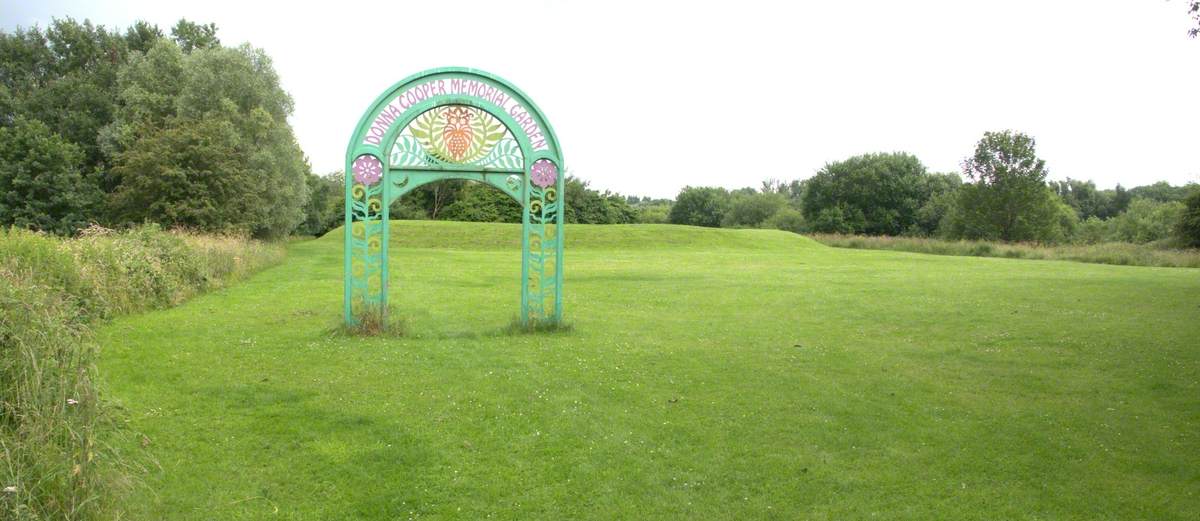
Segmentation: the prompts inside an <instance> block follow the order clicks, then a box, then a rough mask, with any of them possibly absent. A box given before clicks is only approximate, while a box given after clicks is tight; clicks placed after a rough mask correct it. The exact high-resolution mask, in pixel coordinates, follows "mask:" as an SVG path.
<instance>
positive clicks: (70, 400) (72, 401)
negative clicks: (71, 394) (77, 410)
mask: <svg viewBox="0 0 1200 521" xmlns="http://www.w3.org/2000/svg"><path fill="white" fill-rule="evenodd" d="M67 405H79V400H76V399H74V398H67Z"/></svg>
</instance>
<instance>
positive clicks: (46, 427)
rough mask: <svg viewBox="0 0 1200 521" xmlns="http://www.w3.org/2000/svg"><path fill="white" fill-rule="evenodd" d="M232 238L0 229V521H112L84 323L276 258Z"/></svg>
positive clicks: (115, 511) (270, 248)
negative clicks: (58, 234)
mask: <svg viewBox="0 0 1200 521" xmlns="http://www.w3.org/2000/svg"><path fill="white" fill-rule="evenodd" d="M282 258H283V248H282V246H281V245H276V244H264V243H259V242H255V241H250V240H247V239H245V238H243V237H235V236H228V237H214V236H205V235H198V234H191V233H186V232H165V231H162V230H160V229H159V228H158V227H157V226H153V225H147V226H143V227H140V228H136V229H132V230H129V231H125V232H114V231H111V230H106V229H103V228H90V229H88V230H85V231H84V232H83V233H82V234H81V235H80V236H79V237H77V238H75V239H60V238H56V237H52V236H48V235H43V234H38V233H33V232H28V231H24V230H20V229H8V230H0V519H14V520H34V519H67V520H93V519H119V518H121V516H122V514H121V511H120V507H119V502H118V498H119V497H120V495H121V491H122V490H124V489H126V488H128V486H129V483H130V481H129V478H128V472H127V465H128V464H129V463H128V462H126V461H123V460H122V458H121V457H120V455H119V454H117V453H116V452H114V451H113V450H112V449H111V448H109V446H108V445H107V444H106V443H104V441H103V439H102V437H103V434H104V433H106V432H107V433H112V432H116V431H115V430H113V429H106V428H105V425H106V424H107V423H108V421H109V420H110V419H111V418H110V417H109V416H108V415H106V410H105V408H104V407H103V403H102V401H101V400H100V398H99V397H98V396H97V393H96V387H95V359H96V356H97V353H98V351H99V346H97V345H96V344H95V342H94V341H93V340H92V335H91V330H90V325H91V324H92V323H94V322H95V321H97V320H102V319H104V318H108V317H111V316H114V315H117V314H121V313H128V312H132V311H138V310H143V309H149V308H155V307H162V306H169V305H173V304H176V303H179V302H180V301H182V300H184V299H186V298H188V297H189V296H192V295H194V294H196V293H197V292H201V291H204V290H207V289H210V288H213V287H215V286H219V285H221V284H225V283H228V282H229V281H232V280H236V279H238V278H241V277H243V276H245V275H247V274H249V273H251V272H253V271H255V270H256V269H259V268H262V267H265V266H268V265H271V264H274V263H277V262H279V261H280V260H281V259H282Z"/></svg>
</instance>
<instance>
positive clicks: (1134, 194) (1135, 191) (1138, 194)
mask: <svg viewBox="0 0 1200 521" xmlns="http://www.w3.org/2000/svg"><path fill="white" fill-rule="evenodd" d="M1196 188H1197V185H1195V184H1187V185H1183V186H1171V183H1168V182H1166V181H1159V182H1157V183H1154V184H1149V185H1145V186H1138V187H1134V188H1132V189H1130V190H1129V197H1130V198H1131V199H1138V198H1141V199H1149V200H1151V201H1156V202H1160V203H1172V202H1178V201H1183V200H1184V199H1185V198H1187V196H1188V195H1189V194H1191V193H1192V190H1194V189H1196Z"/></svg>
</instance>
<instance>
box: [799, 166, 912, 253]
mask: <svg viewBox="0 0 1200 521" xmlns="http://www.w3.org/2000/svg"><path fill="white" fill-rule="evenodd" d="M926 175H927V174H926V171H925V166H924V165H922V164H921V161H920V160H918V159H917V158H916V157H915V156H913V155H911V154H906V153H903V152H898V153H891V154H864V155H860V156H854V157H851V158H849V159H846V160H843V161H837V162H834V163H829V164H827V165H825V167H824V168H822V169H821V171H819V172H817V175H815V176H813V177H812V178H810V179H809V180H808V182H807V184H806V185H807V186H806V188H805V190H804V199H803V212H804V217H805V219H807V220H808V221H809V222H810V223H812V224H813V226H814V229H817V230H818V231H827V232H835V231H838V232H847V233H865V234H869V235H900V234H901V233H903V232H905V231H908V230H909V229H912V228H913V227H914V226H916V224H917V218H918V216H917V212H918V210H919V209H920V208H921V206H923V205H924V204H925V203H926V201H927V200H928V199H929V196H930V185H929V184H928V182H927V181H926V179H925V178H926Z"/></svg>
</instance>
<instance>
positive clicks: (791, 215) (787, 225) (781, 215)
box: [763, 206, 807, 233]
mask: <svg viewBox="0 0 1200 521" xmlns="http://www.w3.org/2000/svg"><path fill="white" fill-rule="evenodd" d="M763 226H765V227H767V228H774V229H776V230H784V231H789V232H792V233H803V232H805V231H807V227H806V226H805V223H804V214H802V213H800V211H799V210H796V209H794V208H790V207H786V206H785V207H783V208H780V209H779V211H777V212H775V215H772V216H771V218H770V219H767V221H766V222H765V223H763Z"/></svg>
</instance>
